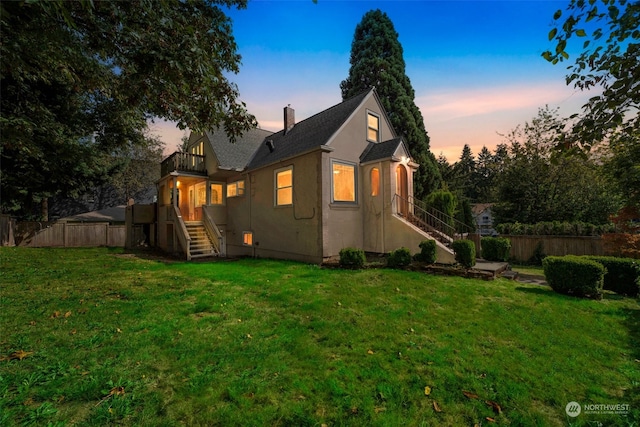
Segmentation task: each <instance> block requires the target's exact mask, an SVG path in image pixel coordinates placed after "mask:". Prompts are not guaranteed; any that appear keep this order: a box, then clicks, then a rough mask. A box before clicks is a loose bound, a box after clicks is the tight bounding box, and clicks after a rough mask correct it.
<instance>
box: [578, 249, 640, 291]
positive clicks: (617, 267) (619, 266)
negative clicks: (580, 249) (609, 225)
mask: <svg viewBox="0 0 640 427" xmlns="http://www.w3.org/2000/svg"><path fill="white" fill-rule="evenodd" d="M583 258H587V259H590V260H592V261H595V262H597V263H599V264H602V265H603V266H604V268H606V269H607V272H606V273H605V274H604V289H607V290H609V291H613V292H615V293H617V294H620V295H628V296H631V297H636V296H638V295H640V262H638V261H637V260H634V259H631V258H616V257H612V256H585V257H583Z"/></svg>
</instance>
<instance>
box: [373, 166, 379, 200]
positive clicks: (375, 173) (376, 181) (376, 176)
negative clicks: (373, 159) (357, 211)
mask: <svg viewBox="0 0 640 427" xmlns="http://www.w3.org/2000/svg"><path fill="white" fill-rule="evenodd" d="M379 193H380V170H379V169H378V168H373V169H371V195H372V196H377V195H378V194H379Z"/></svg>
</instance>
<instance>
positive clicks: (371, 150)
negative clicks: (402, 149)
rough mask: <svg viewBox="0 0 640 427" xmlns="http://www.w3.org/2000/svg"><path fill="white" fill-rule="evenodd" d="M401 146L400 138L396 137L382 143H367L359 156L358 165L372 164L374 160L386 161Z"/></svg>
mask: <svg viewBox="0 0 640 427" xmlns="http://www.w3.org/2000/svg"><path fill="white" fill-rule="evenodd" d="M401 144H402V138H401V137H397V138H393V139H390V140H388V141H384V142H378V143H373V142H371V143H369V145H367V148H365V150H364V151H363V152H362V155H361V156H360V163H367V162H373V161H376V160H382V159H388V158H390V157H392V156H393V154H394V153H395V152H396V150H397V149H398V146H400V145H401Z"/></svg>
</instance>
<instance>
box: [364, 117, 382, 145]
mask: <svg viewBox="0 0 640 427" xmlns="http://www.w3.org/2000/svg"><path fill="white" fill-rule="evenodd" d="M379 137H380V117H378V116H376V115H375V114H373V113H371V112H368V113H367V139H368V140H369V141H373V142H379V141H380V139H379Z"/></svg>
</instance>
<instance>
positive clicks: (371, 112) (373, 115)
mask: <svg viewBox="0 0 640 427" xmlns="http://www.w3.org/2000/svg"><path fill="white" fill-rule="evenodd" d="M369 116H371V117H375V118H376V119H377V120H378V128H377V129H375V131H376V139H371V138H369V130H371V129H374V128H372V127H371V126H369ZM366 126H367V141H370V142H380V114H378V113H374V112H373V111H371V110H367V118H366Z"/></svg>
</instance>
